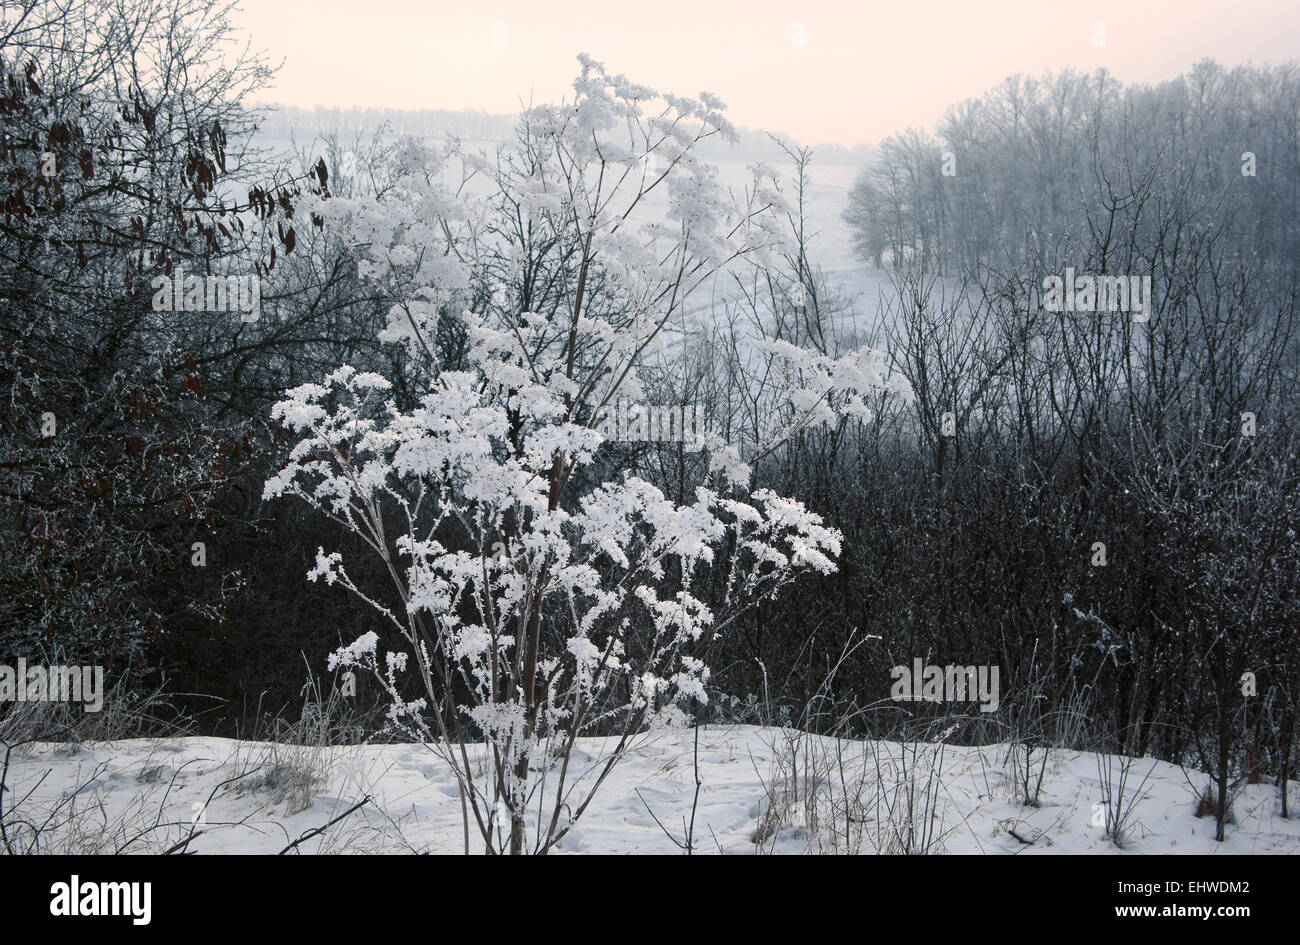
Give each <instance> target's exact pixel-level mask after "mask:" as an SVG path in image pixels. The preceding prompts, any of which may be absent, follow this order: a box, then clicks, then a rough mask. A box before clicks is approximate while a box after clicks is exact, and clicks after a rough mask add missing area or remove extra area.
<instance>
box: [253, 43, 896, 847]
mask: <svg viewBox="0 0 1300 945" xmlns="http://www.w3.org/2000/svg"><path fill="white" fill-rule="evenodd" d="M581 62H582V69H581V74H580V76H579V78H578V80H577V81H576V82H575V89H576V96H575V98H574V101H573V102H572V103H569V104H564V105H560V106H556V107H543V108H535V109H532V110H530V111H528V112H526V113H525V114H524V115H523V116H522V118H521V121H520V125H519V132H518V141H517V145H516V146H515V147H514V148H512V149H509V150H507V151H504V152H503V153H501V154H499V155H498V156H497V157H496V158H495V159H493V160H488V159H485V158H483V157H482V156H476V155H472V154H469V153H466V152H465V151H463V150H462V149H461V148H460V147H459V146H458V145H457V144H456V143H455V142H452V143H450V144H449V145H448V146H447V147H445V148H442V149H436V150H435V149H430V148H428V147H426V146H424V145H422V144H418V143H413V142H412V143H406V144H404V145H403V146H402V147H400V148H398V149H397V150H396V154H395V161H396V165H395V167H394V168H393V174H392V180H393V185H392V186H391V187H390V188H388V189H386V190H385V192H384V193H383V194H382V195H379V196H374V197H371V198H367V199H355V200H343V199H340V198H327V197H322V198H319V199H314V200H311V201H308V202H307V205H306V206H305V207H304V209H305V210H306V211H307V212H310V213H312V214H314V215H316V216H317V218H319V219H321V220H323V221H324V222H325V225H326V226H329V227H340V228H342V229H343V230H344V231H345V232H346V233H348V234H349V236H350V238H351V240H352V242H353V244H354V245H355V247H356V255H357V260H358V266H359V269H360V271H361V273H362V274H363V276H364V277H365V278H367V279H369V280H370V281H371V282H372V284H373V286H374V288H375V290H376V291H377V292H379V293H382V294H383V295H384V296H385V297H386V298H387V299H388V303H387V304H389V305H390V306H391V307H390V311H389V315H388V322H387V326H386V328H385V330H384V332H383V338H384V340H386V341H389V342H391V343H393V344H394V345H395V346H397V347H398V352H397V353H398V354H399V355H400V356H401V357H403V358H405V359H408V361H407V363H415V364H420V365H423V366H424V367H425V369H426V370H427V374H426V380H425V386H424V387H423V389H421V390H418V391H416V392H415V393H414V395H412V394H411V392H410V391H409V389H405V388H403V389H399V388H398V386H397V384H395V380H396V379H395V378H386V377H383V376H380V375H378V374H375V373H369V372H358V371H356V370H354V369H353V368H351V367H348V366H343V367H340V368H339V369H338V370H336V371H334V372H333V373H331V374H330V375H329V376H328V377H326V378H324V379H323V383H320V384H305V385H303V386H301V387H298V388H296V389H294V390H292V391H290V392H289V393H288V396H287V399H285V400H284V401H282V402H281V403H280V404H279V405H277V407H276V408H275V415H276V417H277V419H278V420H280V421H281V422H282V423H283V424H284V425H285V426H287V427H288V428H289V429H291V430H292V431H293V432H294V433H295V434H296V435H297V436H298V437H300V439H299V441H298V443H297V445H296V446H295V447H294V448H293V450H292V453H291V455H290V457H289V460H288V462H287V463H286V465H285V466H284V468H283V469H282V470H281V471H280V473H279V474H278V475H276V476H275V477H274V478H273V479H272V480H271V481H270V482H268V483H267V486H266V494H267V496H280V495H285V494H292V495H296V496H299V497H300V498H302V499H304V500H305V501H306V502H308V503H309V504H311V505H312V506H314V507H315V508H316V509H318V510H319V511H320V512H321V513H323V514H324V515H327V516H329V517H330V518H331V519H333V520H334V521H336V522H337V523H339V524H340V525H341V526H343V527H345V528H346V529H348V530H349V531H351V532H353V533H354V534H355V535H357V536H359V537H360V538H361V540H362V541H364V542H365V544H366V545H367V546H368V547H369V549H370V550H371V551H372V552H373V553H374V554H375V555H377V556H378V558H379V559H380V560H382V562H383V564H384V565H385V566H386V571H387V573H388V575H389V576H390V578H391V582H392V587H391V588H388V589H385V588H375V587H362V586H358V585H357V584H356V583H354V581H353V579H352V577H351V575H350V572H349V568H348V565H349V562H348V561H346V560H344V558H343V557H342V554H341V552H339V551H326V550H325V549H321V550H320V551H319V553H318V556H317V563H316V567H315V568H314V569H313V570H312V571H311V573H310V574H309V575H308V577H309V578H310V579H311V580H313V581H318V580H322V579H323V580H324V581H325V582H326V583H327V584H339V585H341V586H342V587H344V588H346V589H347V590H348V591H350V592H351V593H353V594H356V595H357V596H359V597H361V598H362V599H364V600H366V601H368V602H370V604H372V605H373V607H374V608H375V610H376V611H377V612H378V613H379V614H381V615H382V617H383V619H384V620H385V621H386V622H387V623H388V624H391V626H392V627H393V628H395V629H396V631H397V632H398V633H399V634H400V636H401V638H402V639H403V640H404V641H405V647H404V648H403V649H402V650H401V651H396V652H392V651H389V652H383V651H382V647H381V645H380V637H379V635H378V634H376V633H373V632H372V633H368V634H366V635H364V636H363V637H361V638H360V639H359V640H357V641H356V642H355V643H354V644H352V645H351V646H348V647H345V648H343V649H342V650H340V651H338V652H337V653H336V654H335V655H334V657H333V658H332V661H331V668H337V667H351V666H361V667H365V668H367V669H369V670H371V671H373V672H374V673H375V674H376V675H377V676H378V677H379V679H380V681H381V684H382V685H383V686H385V687H386V689H387V690H388V691H389V693H390V694H391V696H392V698H393V704H392V709H391V713H390V718H391V720H392V721H393V722H394V723H395V724H397V725H401V726H405V727H408V728H410V729H412V730H414V731H415V732H417V733H419V734H420V735H421V736H422V737H424V738H426V739H428V740H429V741H431V742H432V743H434V744H435V745H437V746H440V750H441V751H442V752H443V754H444V756H445V758H446V759H447V761H448V763H449V764H451V765H452V767H453V769H454V770H455V771H456V774H457V777H458V779H459V782H460V786H461V790H462V795H461V796H462V803H463V807H464V813H465V820H466V842H467V844H468V837H469V834H470V828H469V822H470V820H471V819H472V821H473V822H474V824H475V825H476V827H477V830H478V832H479V834H480V835H481V837H482V839H483V841H484V843H485V845H486V847H487V848H488V849H489V850H491V851H498V852H504V851H506V850H509V852H512V853H518V852H524V851H526V850H533V851H537V852H545V851H547V850H549V849H550V848H551V847H552V846H553V845H554V844H555V843H556V842H557V841H558V840H560V839H561V838H562V837H563V836H564V835H565V834H566V832H567V831H568V830H569V829H570V828H571V827H572V825H573V824H574V822H576V821H577V819H578V818H579V817H580V816H581V814H582V813H583V811H584V810H585V809H586V807H587V805H588V804H589V803H590V801H591V798H592V796H593V795H594V793H595V791H596V790H597V789H598V787H599V785H600V783H601V782H602V781H603V779H604V777H605V775H606V774H607V773H608V771H609V770H610V768H611V767H612V766H613V765H614V764H615V763H616V762H617V760H618V759H619V757H620V756H621V755H622V754H623V752H624V751H625V750H626V748H627V746H628V744H629V739H631V738H632V737H633V736H634V735H636V734H637V733H639V732H642V731H644V730H645V729H646V728H647V727H649V726H654V725H659V724H669V723H673V722H676V721H679V720H681V719H683V718H685V712H686V710H687V709H688V708H689V705H690V703H691V702H692V701H695V702H703V701H704V700H705V699H706V694H705V682H706V680H707V678H708V672H709V671H708V667H707V666H705V664H704V662H703V660H702V659H701V658H700V656H699V655H697V651H698V650H699V649H700V647H701V644H702V643H704V642H706V641H707V639H708V638H709V637H711V636H712V635H713V634H716V633H718V632H720V631H722V630H723V629H724V628H725V626H726V625H727V623H728V622H730V621H731V620H732V619H734V617H735V615H736V614H737V613H738V612H739V611H740V610H741V609H743V608H744V607H746V606H748V605H751V604H752V603H753V602H755V601H757V600H759V599H761V598H763V597H765V596H768V595H771V594H774V593H775V592H776V591H777V590H778V589H780V588H781V587H782V586H783V585H784V584H785V583H787V582H788V581H790V580H791V578H792V577H793V575H794V574H795V573H796V572H797V571H799V570H800V569H804V568H812V569H815V570H817V571H819V572H821V573H829V572H831V571H833V570H834V567H835V564H834V561H835V558H836V556H837V555H838V553H839V551H840V535H839V533H838V532H837V531H836V530H835V529H833V528H830V527H828V526H827V525H825V524H823V522H822V521H821V520H820V519H819V518H818V516H816V515H815V514H812V513H810V512H809V511H808V510H806V509H805V508H804V507H803V506H802V505H801V504H800V503H799V502H796V501H793V500H790V499H786V498H783V497H781V496H779V495H777V494H775V493H773V492H771V491H769V490H765V489H757V490H753V491H751V490H750V486H749V479H750V463H752V462H753V460H754V458H755V456H758V455H766V454H769V453H770V452H771V450H773V449H776V448H777V447H779V445H780V444H781V443H782V442H784V441H786V440H788V439H789V437H790V436H792V435H793V434H795V433H797V432H798V431H800V430H802V429H805V428H807V427H808V426H809V425H810V424H814V423H820V422H823V421H825V420H827V419H830V418H833V417H835V416H836V415H843V414H858V415H861V414H863V413H865V412H866V407H865V397H866V396H868V395H869V394H870V393H872V392H877V391H879V390H881V389H884V388H888V387H890V386H892V385H891V382H889V381H888V380H887V379H886V378H885V377H884V376H883V371H882V369H881V367H880V360H879V358H878V356H877V355H876V354H875V353H874V352H871V351H863V352H855V353H853V354H850V355H848V356H845V357H843V358H839V359H836V358H829V357H826V356H823V355H813V354H809V353H807V352H805V351H802V350H800V349H799V348H797V347H794V346H792V345H789V344H787V343H783V342H776V343H770V344H763V343H761V342H756V344H762V346H763V348H764V351H765V353H766V355H767V357H768V359H769V364H770V365H771V368H772V373H773V375H775V376H779V378H780V380H781V384H780V388H779V393H778V394H777V395H776V396H775V397H773V398H771V402H770V404H769V405H768V408H769V409H767V410H766V411H765V414H764V415H765V416H766V417H767V418H768V421H769V427H768V429H765V430H763V431H761V432H762V434H763V439H762V442H760V443H757V444H753V448H752V449H751V450H749V451H748V453H747V455H745V456H742V455H741V450H739V449H737V448H736V447H734V446H731V445H728V444H727V443H726V442H724V441H723V440H722V438H721V437H720V436H718V435H717V434H716V433H710V434H707V435H706V436H705V437H704V438H703V442H702V443H701V444H699V445H700V446H702V447H703V448H704V449H705V450H706V455H707V462H706V463H705V464H704V465H703V469H705V470H706V474H705V475H704V477H703V479H702V481H700V482H698V483H697V484H696V486H695V488H694V489H693V491H690V492H689V494H688V498H686V500H685V501H680V502H678V501H673V500H671V499H669V498H668V497H666V496H665V495H664V494H663V493H662V492H660V490H659V489H657V488H655V487H654V486H653V485H651V484H650V483H648V482H646V481H644V480H642V479H640V478H637V477H635V476H628V475H621V474H618V473H612V474H611V473H608V470H609V468H610V463H609V462H608V456H606V459H605V461H601V460H600V456H601V453H602V450H603V449H605V446H604V438H603V436H602V434H601V433H600V432H599V430H598V426H599V416H600V411H601V410H603V409H605V408H608V407H609V406H610V405H611V404H614V403H615V402H616V399H617V398H618V397H620V396H626V397H633V398H635V397H637V396H639V395H640V394H641V386H640V385H641V382H640V379H639V378H638V374H637V369H638V366H639V365H643V364H644V359H645V358H646V357H647V356H648V355H647V352H650V351H653V350H655V349H656V346H660V347H661V348H662V345H661V343H662V341H663V335H664V333H665V326H666V325H667V324H668V323H669V322H670V320H672V319H674V318H675V317H676V318H680V317H681V316H682V313H683V310H684V308H685V306H686V305H687V301H688V299H691V298H692V296H693V293H695V292H696V290H697V289H698V288H700V287H701V286H703V285H706V284H708V282H709V280H710V279H711V278H712V277H713V276H714V275H715V274H717V273H718V272H719V271H720V270H722V269H723V268H724V267H728V266H736V265H763V264H765V261H766V259H767V256H768V254H769V253H770V252H771V251H772V250H773V249H774V248H776V247H777V246H778V244H779V241H780V232H781V231H780V219H781V217H780V214H781V213H782V212H784V211H785V210H786V209H787V208H786V207H785V203H784V200H783V199H782V198H781V196H780V193H779V191H778V189H777V187H776V184H775V181H774V180H773V178H772V176H771V173H770V172H769V171H767V170H766V169H764V168H761V167H756V168H755V169H754V178H753V183H752V186H751V187H749V188H748V189H747V192H746V194H745V195H744V198H743V199H741V200H739V201H737V200H734V199H733V198H732V196H731V195H729V194H728V193H726V192H724V191H723V190H722V188H721V187H720V186H719V185H718V182H717V174H716V171H715V170H714V168H713V167H711V166H710V165H708V164H707V163H705V162H703V161H701V160H700V159H699V158H698V157H697V156H696V155H695V153H694V149H695V147H696V145H697V144H698V143H699V142H700V141H701V140H703V139H705V138H708V137H711V136H714V135H723V136H731V135H732V131H731V128H730V126H729V125H728V124H727V122H726V121H725V119H724V118H723V117H722V114H721V112H722V105H721V103H719V102H718V101H717V100H715V99H714V98H712V97H711V96H709V95H707V94H705V95H701V96H700V98H699V99H684V98H678V97H676V96H671V95H663V96H661V95H659V94H657V93H654V92H652V91H650V90H648V89H645V88H642V87H640V86H638V85H635V84H633V83H631V82H629V81H628V80H626V79H625V78H623V77H622V76H611V75H609V74H608V73H607V72H606V71H605V70H604V68H603V67H602V66H601V65H600V64H598V63H595V62H593V61H591V60H589V59H587V58H585V57H584V58H582V60H581ZM652 202H658V203H657V206H658V211H657V212H651V211H649V210H648V207H649V205H650V204H651V203H652ZM665 220H666V221H667V222H665ZM700 294H701V295H702V293H700ZM449 326H454V329H455V331H454V332H451V331H448V327H449ZM440 329H441V330H440ZM449 337H453V338H455V339H459V344H458V345H456V346H452V345H449V344H448V338H449ZM452 347H455V348H456V350H457V352H458V353H457V355H456V361H455V363H454V364H453V363H449V357H448V355H447V353H446V352H447V351H448V350H450V349H451V348H452ZM706 599H707V600H708V601H710V602H711V603H706ZM412 678H413V679H414V680H415V682H416V684H418V691H417V692H412V691H411V689H410V688H409V686H410V680H411V679H412ZM592 733H596V734H603V735H607V736H610V738H609V739H607V741H606V742H605V743H604V744H605V745H606V750H605V751H604V752H603V753H602V754H600V755H599V756H598V757H596V758H595V760H594V761H586V762H583V763H582V764H579V762H578V757H579V755H578V753H575V752H574V751H573V747H574V742H575V739H576V738H577V737H578V736H579V735H582V734H592ZM583 757H585V756H583Z"/></svg>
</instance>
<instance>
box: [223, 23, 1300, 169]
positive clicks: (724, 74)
mask: <svg viewBox="0 0 1300 945" xmlns="http://www.w3.org/2000/svg"><path fill="white" fill-rule="evenodd" d="M235 23H236V24H237V25H239V26H242V27H243V28H245V29H247V30H248V31H250V32H251V33H252V36H253V40H254V45H255V46H257V47H259V48H261V49H263V50H265V51H266V52H268V53H269V54H270V56H271V58H272V59H273V60H275V61H279V60H280V59H281V58H283V59H284V65H283V67H282V68H281V70H280V72H279V74H278V76H277V79H276V84H275V87H274V88H273V89H271V90H270V91H269V92H268V93H266V94H264V95H263V96H261V101H264V102H271V101H279V102H283V103H285V104H289V105H300V106H314V105H327V106H338V107H349V106H353V105H361V106H376V107H389V108H398V109H420V108H446V109H480V110H483V111H487V112H496V113H513V112H515V111H517V110H518V107H519V104H520V100H521V99H528V98H530V97H531V98H532V100H533V101H534V102H535V103H539V104H540V103H542V102H555V101H559V100H560V99H561V98H562V97H566V96H571V94H572V82H573V79H574V77H575V76H576V75H577V71H578V65H577V61H576V58H575V57H576V56H577V54H578V53H580V52H586V53H589V54H590V55H591V56H593V57H594V58H595V59H597V60H600V61H602V62H604V63H605V65H606V67H607V68H608V69H609V70H610V71H611V72H612V73H620V72H621V73H624V74H626V75H627V77H628V78H629V79H631V80H632V81H634V82H638V83H640V84H643V85H648V86H650V87H651V88H654V89H658V90H660V91H668V92H674V93H677V94H681V95H696V94H698V93H699V92H700V91H702V90H703V91H708V92H712V93H713V94H715V95H717V96H718V97H720V98H721V99H722V100H723V101H724V102H726V104H727V106H728V111H727V113H728V115H729V117H730V118H731V120H732V122H734V123H735V124H737V125H744V126H749V127H754V128H762V129H764V130H769V131H777V132H783V133H785V134H789V135H791V136H793V137H794V138H795V139H796V140H799V141H801V142H803V143H805V144H818V143H827V142H836V143H841V144H850V145H851V144H859V143H872V142H876V141H878V140H879V139H880V138H882V137H884V136H886V135H889V134H892V133H894V132H896V131H900V130H902V129H903V128H905V127H907V126H909V125H917V126H923V127H925V126H930V125H932V124H933V122H934V121H935V120H936V119H938V118H939V117H940V115H942V113H943V110H944V108H945V107H947V106H948V105H949V104H951V103H954V102H957V101H960V100H962V99H965V98H969V97H971V96H974V95H978V94H981V93H982V92H984V91H985V90H986V89H988V88H989V87H990V86H992V85H995V84H997V83H998V82H1000V81H1001V80H1002V79H1003V78H1005V77H1006V76H1007V75H1010V74H1012V73H1015V72H1026V73H1030V74H1038V73H1041V72H1042V71H1044V70H1045V69H1048V68H1052V69H1055V68H1059V67H1062V66H1067V65H1069V66H1074V67H1076V68H1078V69H1081V70H1084V71H1091V70H1093V69H1096V68H1098V67H1103V66H1104V67H1106V68H1107V69H1109V70H1110V71H1111V72H1112V73H1113V74H1114V75H1115V76H1116V77H1117V78H1119V79H1121V80H1123V81H1125V82H1147V81H1159V80H1162V79H1166V78H1171V77H1173V76H1175V75H1177V74H1178V73H1180V72H1183V71H1185V70H1186V69H1187V68H1188V67H1189V66H1190V65H1192V64H1193V63H1194V62H1196V61H1197V60H1199V59H1202V58H1204V57H1207V56H1211V57H1214V58H1216V59H1218V60H1219V61H1220V62H1223V63H1225V64H1226V65H1229V66H1232V65H1237V64H1240V63H1242V62H1246V61H1251V60H1253V61H1254V62H1256V63H1264V62H1274V63H1276V62H1281V61H1283V60H1286V59H1290V58H1297V57H1300V3H1298V2H1296V0H1119V2H1112V0H1088V2H1061V0H995V2H987V0H985V2H978V0H964V2H963V0H890V2H879V0H801V2H776V0H654V2H641V0H631V2H628V0H457V2H454V3H453V2H445V0H432V2H430V0H424V2H420V0H360V2H359V0H310V2H307V0H244V6H243V9H242V10H240V11H238V12H237V13H236V14H235ZM1098 25H1100V26H1101V27H1102V28H1103V29H1104V36H1102V35H1100V34H1095V32H1094V30H1095V27H1096V26H1098ZM1095 35H1097V36H1098V38H1103V39H1104V44H1101V45H1097V44H1095V43H1094V36H1095ZM800 40H802V43H800Z"/></svg>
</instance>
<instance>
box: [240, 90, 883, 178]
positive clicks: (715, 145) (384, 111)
mask: <svg viewBox="0 0 1300 945" xmlns="http://www.w3.org/2000/svg"><path fill="white" fill-rule="evenodd" d="M264 107H265V109H266V111H267V120H266V123H265V124H264V125H263V128H262V130H263V132H264V133H265V134H268V135H271V136H274V137H288V136H289V135H290V134H294V135H297V136H298V137H299V138H302V137H309V138H310V137H314V136H315V135H317V134H321V133H326V134H328V133H337V134H340V135H344V136H352V135H356V134H358V133H365V134H369V133H371V132H373V131H374V130H375V129H377V128H379V127H380V126H381V125H382V124H384V123H385V122H387V123H388V125H389V126H390V127H391V128H392V129H393V131H395V132H396V133H398V134H408V135H415V136H417V137H441V136H442V135H445V134H453V135H456V136H457V137H459V138H464V139H466V140H468V141H483V142H501V141H507V140H509V139H510V138H511V129H512V128H513V127H514V122H515V117H514V116H513V115H493V114H489V113H488V112H481V111H448V110H446V109H434V108H426V109H420V110H418V111H403V110H398V109H388V108H360V107H353V108H327V107H325V106H323V105H317V106H316V107H315V108H301V107H299V106H296V105H276V104H272V105H267V106H264ZM737 133H738V134H739V137H740V143H739V144H737V145H734V146H733V145H729V144H727V143H726V142H724V141H716V142H710V143H709V144H708V145H707V146H705V147H703V148H701V149H700V153H701V154H702V155H705V156H707V157H710V158H713V159H715V160H729V161H780V160H781V159H782V158H783V155H782V153H781V149H780V148H779V147H778V146H777V145H776V143H775V142H773V141H772V139H771V138H769V137H768V135H767V133H766V132H764V131H761V130H758V129H754V128H737ZM813 150H814V152H815V157H816V161H817V163H819V164H821V163H826V164H849V165H856V166H859V167H860V166H862V165H864V164H866V163H867V161H868V160H869V159H870V157H871V154H872V148H871V147H870V146H869V145H856V146H853V147H846V146H844V145H841V144H819V145H815V146H814V148H813Z"/></svg>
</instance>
